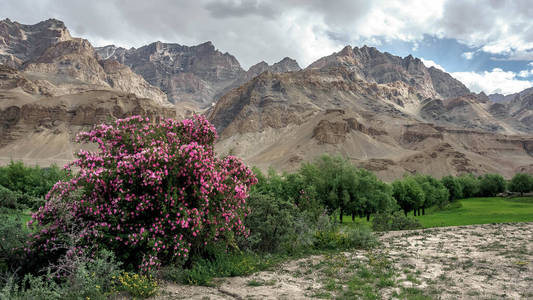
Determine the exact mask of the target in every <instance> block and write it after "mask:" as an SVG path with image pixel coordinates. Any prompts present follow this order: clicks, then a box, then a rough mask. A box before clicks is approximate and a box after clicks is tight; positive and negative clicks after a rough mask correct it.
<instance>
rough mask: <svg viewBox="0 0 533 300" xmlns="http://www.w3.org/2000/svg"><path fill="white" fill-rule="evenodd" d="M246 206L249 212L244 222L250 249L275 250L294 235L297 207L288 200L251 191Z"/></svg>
mask: <svg viewBox="0 0 533 300" xmlns="http://www.w3.org/2000/svg"><path fill="white" fill-rule="evenodd" d="M248 207H249V208H250V213H249V214H248V216H247V217H246V219H245V221H244V223H245V225H246V227H247V228H248V229H249V230H250V236H249V237H248V241H249V246H250V248H251V249H253V250H257V251H262V252H275V251H278V250H279V249H280V247H281V245H283V244H284V243H286V242H288V241H289V238H291V237H292V236H293V235H294V233H295V228H294V223H295V216H296V215H297V214H298V209H297V208H296V206H295V205H294V204H293V203H291V202H290V201H287V200H283V199H280V198H277V197H273V196H270V195H264V194H259V193H252V194H251V195H250V197H249V199H248Z"/></svg>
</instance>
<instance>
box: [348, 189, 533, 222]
mask: <svg viewBox="0 0 533 300" xmlns="http://www.w3.org/2000/svg"><path fill="white" fill-rule="evenodd" d="M409 215H410V216H412V215H413V213H412V212H410V213H409ZM415 218H416V219H417V220H419V221H420V223H421V224H422V226H424V228H431V227H446V226H461V225H474V224H490V223H516V222H533V197H516V198H502V197H490V198H468V199H462V200H459V201H457V202H455V203H452V204H451V205H449V207H448V208H445V209H443V210H437V209H428V210H426V215H424V216H417V217H415ZM342 220H343V224H344V225H345V226H352V224H354V223H356V224H368V225H371V224H370V222H367V220H366V218H357V217H356V218H355V220H354V221H353V222H352V217H351V216H344V217H343V219H342Z"/></svg>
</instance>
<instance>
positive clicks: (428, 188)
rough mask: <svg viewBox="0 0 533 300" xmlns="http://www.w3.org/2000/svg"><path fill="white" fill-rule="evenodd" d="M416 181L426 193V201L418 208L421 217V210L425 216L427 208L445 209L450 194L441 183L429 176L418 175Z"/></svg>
mask: <svg viewBox="0 0 533 300" xmlns="http://www.w3.org/2000/svg"><path fill="white" fill-rule="evenodd" d="M414 179H415V180H416V182H418V184H419V185H420V187H421V188H422V191H423V192H424V201H423V202H422V205H420V206H419V207H418V215H420V209H422V215H425V214H426V208H430V207H432V206H434V205H438V206H439V207H443V206H444V205H445V204H446V202H448V198H449V192H448V190H447V189H446V187H445V186H444V185H443V184H442V183H441V182H440V181H438V180H437V179H435V178H433V177H431V176H428V175H417V176H415V177H414Z"/></svg>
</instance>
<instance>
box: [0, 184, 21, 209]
mask: <svg viewBox="0 0 533 300" xmlns="http://www.w3.org/2000/svg"><path fill="white" fill-rule="evenodd" d="M18 198H19V193H16V192H13V191H11V190H10V189H8V188H5V187H3V186H2V185H0V207H5V208H9V209H20V208H21V205H20V204H19V203H18Z"/></svg>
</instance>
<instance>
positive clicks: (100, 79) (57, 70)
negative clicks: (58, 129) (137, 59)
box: [0, 19, 167, 104]
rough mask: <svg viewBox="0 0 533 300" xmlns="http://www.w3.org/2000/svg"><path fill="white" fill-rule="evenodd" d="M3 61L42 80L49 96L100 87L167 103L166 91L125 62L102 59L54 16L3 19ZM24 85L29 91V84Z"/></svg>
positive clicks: (0, 50) (0, 38)
mask: <svg viewBox="0 0 533 300" xmlns="http://www.w3.org/2000/svg"><path fill="white" fill-rule="evenodd" d="M2 63H3V64H4V66H11V67H12V68H14V69H18V70H20V71H23V72H24V74H25V75H27V77H28V78H30V79H31V80H32V81H34V82H37V81H40V83H38V85H40V86H47V87H46V88H44V87H43V88H42V90H41V91H39V92H40V93H48V95H63V94H69V93H72V92H79V91H80V89H83V90H88V89H94V88H96V86H98V87H100V88H112V89H117V90H120V91H123V92H126V93H135V94H136V95H138V96H139V97H146V98H152V99H154V100H155V101H157V102H159V103H161V104H164V103H167V99H166V95H165V94H164V93H163V92H161V91H160V90H158V89H157V88H155V87H153V86H151V85H150V84H148V83H147V82H146V81H145V80H144V79H143V78H142V77H141V76H139V75H137V74H135V73H133V72H131V70H129V68H128V67H126V66H124V65H121V64H119V63H112V62H110V61H100V60H99V57H98V55H97V54H96V52H95V50H94V48H93V47H92V45H91V44H90V43H89V42H88V41H87V40H85V39H80V38H73V37H71V36H70V33H69V32H68V29H67V28H66V27H65V25H64V24H63V22H61V21H58V20H54V19H50V20H47V21H43V22H40V23H38V24H35V25H23V24H20V23H17V22H11V21H10V20H9V19H6V20H3V21H0V64H2ZM46 81H48V83H45V82H46ZM2 84H4V85H5V84H7V82H6V81H4V82H3V83H2ZM81 86H83V87H81ZM25 88H26V91H28V88H30V87H29V86H26V87H25ZM34 93H35V92H34Z"/></svg>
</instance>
